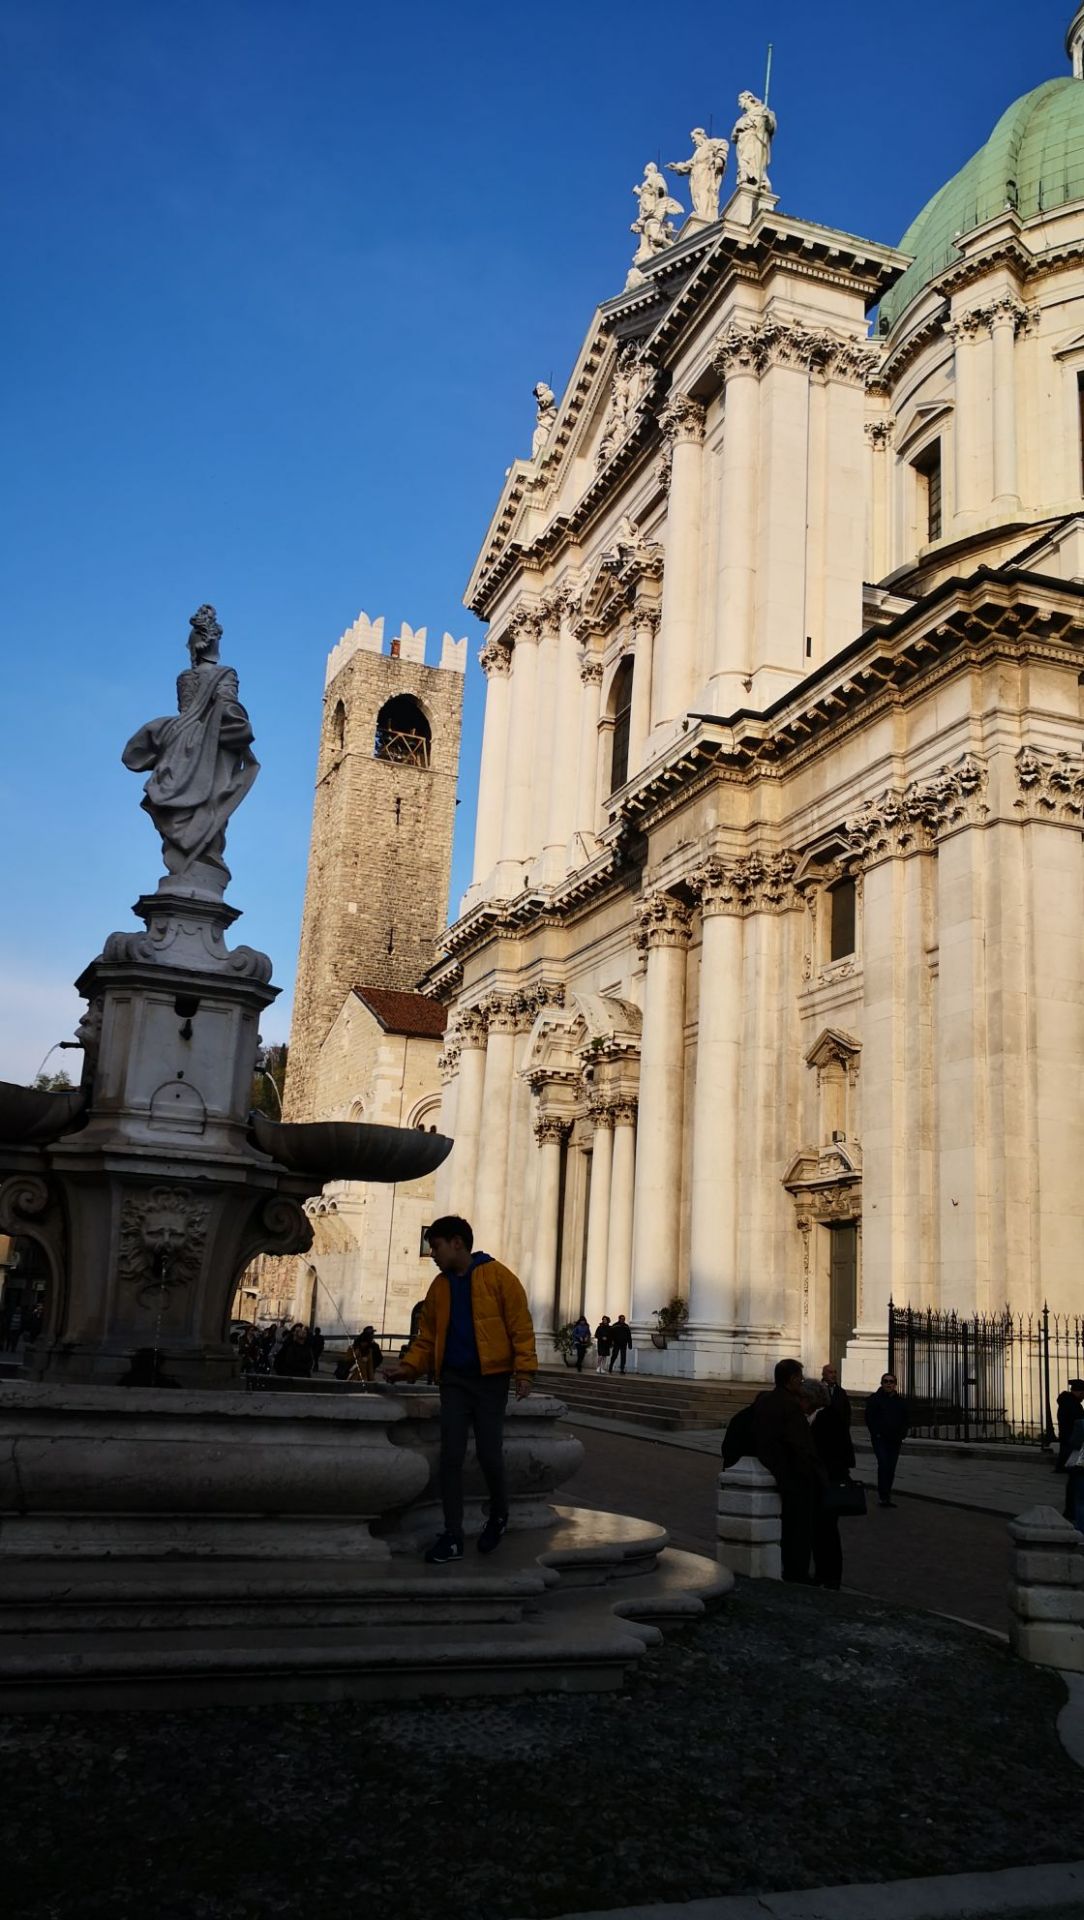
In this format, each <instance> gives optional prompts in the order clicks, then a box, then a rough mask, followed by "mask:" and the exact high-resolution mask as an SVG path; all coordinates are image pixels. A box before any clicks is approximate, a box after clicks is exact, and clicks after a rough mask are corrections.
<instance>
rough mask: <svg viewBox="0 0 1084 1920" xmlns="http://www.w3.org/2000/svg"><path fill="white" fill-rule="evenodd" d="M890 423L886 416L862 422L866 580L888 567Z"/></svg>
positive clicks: (877, 577)
mask: <svg viewBox="0 0 1084 1920" xmlns="http://www.w3.org/2000/svg"><path fill="white" fill-rule="evenodd" d="M892 425H893V423H892V421H891V420H890V419H887V418H886V419H883V420H867V421H866V423H865V434H866V439H867V440H868V442H869V447H870V457H869V461H868V463H867V472H868V474H869V502H870V504H869V523H868V535H867V558H866V573H867V578H868V579H870V580H883V579H884V577H885V574H886V573H889V572H890V571H891V568H892V538H891V532H890V528H889V520H888V497H889V495H888V469H889V461H890V458H891V456H890V454H889V451H888V449H889V444H890V442H891V439H892Z"/></svg>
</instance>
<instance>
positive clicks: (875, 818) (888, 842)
mask: <svg viewBox="0 0 1084 1920" xmlns="http://www.w3.org/2000/svg"><path fill="white" fill-rule="evenodd" d="M987 777H988V776H987V768H986V764H985V762H984V761H982V760H979V759H977V758H976V757H975V755H974V754H971V753H965V754H963V755H961V757H960V759H959V760H957V761H955V762H954V763H953V765H951V766H947V767H940V768H939V769H938V771H937V772H936V773H935V774H934V775H933V776H932V778H930V779H929V780H912V781H911V783H910V785H909V786H907V787H904V788H902V789H901V788H898V787H888V788H886V789H885V791H884V793H882V794H881V795H880V796H879V797H878V798H877V799H876V800H868V801H867V802H866V804H865V806H864V807H861V808H860V809H859V811H858V812H857V813H856V814H852V815H851V816H850V818H849V819H847V820H845V821H844V823H843V832H844V837H845V839H846V842H847V845H848V846H849V847H851V848H852V849H853V851H854V852H855V854H856V855H857V856H858V857H859V859H861V860H863V861H866V862H868V861H870V860H874V859H876V858H878V857H879V856H881V855H884V854H889V855H893V854H901V853H909V852H913V851H915V850H916V849H920V848H923V847H932V846H934V845H935V844H936V842H937V840H938V838H939V837H940V836H941V835H942V834H943V833H947V832H948V830H949V828H951V827H954V826H958V825H960V824H961V822H964V821H969V820H977V819H981V818H982V817H983V815H984V814H985V813H986V812H987V808H986V804H985V802H984V800H983V794H984V792H985V789H986V782H987Z"/></svg>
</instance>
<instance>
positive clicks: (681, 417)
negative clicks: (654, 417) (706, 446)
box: [659, 393, 705, 446]
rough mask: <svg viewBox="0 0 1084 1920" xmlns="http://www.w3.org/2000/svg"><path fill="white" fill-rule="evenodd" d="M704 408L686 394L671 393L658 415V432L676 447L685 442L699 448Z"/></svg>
mask: <svg viewBox="0 0 1084 1920" xmlns="http://www.w3.org/2000/svg"><path fill="white" fill-rule="evenodd" d="M704 419H705V413H704V408H703V407H702V406H701V404H700V402H699V400H694V399H693V398H692V395H691V394H688V393H672V394H671V395H670V398H669V399H668V400H667V402H666V405H665V406H664V407H663V408H662V409H661V411H660V413H659V430H660V432H661V433H662V434H663V436H664V437H665V438H666V439H667V440H669V441H670V442H671V444H672V445H677V444H679V443H680V442H682V441H687V442H689V443H690V444H692V445H694V446H700V444H701V443H702V441H703V438H704Z"/></svg>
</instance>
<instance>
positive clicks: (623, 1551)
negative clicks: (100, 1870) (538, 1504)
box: [0, 1508, 733, 1711]
mask: <svg viewBox="0 0 1084 1920" xmlns="http://www.w3.org/2000/svg"><path fill="white" fill-rule="evenodd" d="M732 1585H733V1576H732V1575H731V1574H730V1573H729V1572H727V1570H726V1569H724V1568H721V1567H718V1566H716V1565H715V1563H714V1562H713V1561H710V1560H706V1559H703V1558H701V1557H699V1556H697V1555H695V1554H684V1553H679V1552H676V1551H675V1550H674V1549H673V1548H670V1547H668V1546H667V1544H666V1535H665V1533H664V1532H663V1530H662V1529H661V1528H657V1527H651V1526H650V1525H649V1524H648V1523H645V1522H642V1521H633V1520H629V1519H623V1518H622V1517H621V1516H619V1515H609V1514H598V1513H594V1512H589V1511H587V1510H585V1509H577V1508H562V1509H558V1517H557V1520H556V1523H555V1525H554V1526H553V1527H552V1528H548V1529H546V1530H544V1531H542V1530H539V1529H536V1528H531V1529H524V1530H523V1531H521V1532H518V1533H509V1534H508V1535H507V1536H506V1539H505V1541H504V1542H503V1544H502V1547H501V1564H500V1566H499V1567H495V1566H493V1564H492V1563H491V1562H490V1563H479V1561H478V1558H477V1556H476V1555H470V1556H469V1557H468V1558H467V1559H465V1560H464V1561H462V1562H457V1563H455V1564H454V1565H452V1566H451V1567H447V1568H437V1567H426V1566H424V1565H421V1564H419V1563H417V1562H412V1563H410V1565H409V1567H405V1566H404V1565H403V1562H402V1561H401V1560H400V1559H398V1558H394V1559H392V1560H391V1561H387V1562H384V1563H383V1566H382V1567H381V1566H380V1565H376V1566H374V1565H373V1563H372V1562H366V1563H365V1564H364V1565H362V1564H360V1563H359V1564H357V1565H355V1566H350V1565H344V1563H343V1562H342V1561H337V1562H334V1563H331V1564H327V1563H324V1564H313V1563H307V1564H305V1565H303V1566H298V1565H294V1566H279V1565H272V1566H268V1565H267V1564H259V1565H257V1564H255V1563H253V1562H247V1563H238V1562H232V1563H226V1564H221V1563H219V1564H214V1565H212V1564H209V1563H205V1564H203V1565H192V1564H189V1565H186V1566H175V1565H169V1564H163V1563H160V1562H158V1563H150V1564H147V1563H144V1564H142V1565H138V1564H132V1563H129V1564H128V1565H124V1566H116V1565H114V1566H112V1567H103V1566H102V1565H101V1564H100V1563H99V1564H98V1566H97V1567H83V1568H80V1567H79V1566H78V1565H73V1563H72V1562H71V1561H69V1562H68V1563H67V1564H66V1565H65V1566H63V1567H60V1566H57V1565H55V1564H42V1565H40V1566H37V1567H29V1568H28V1567H27V1566H25V1565H23V1566H22V1567H19V1568H16V1567H14V1566H13V1567H11V1568H10V1569H5V1579H4V1599H3V1606H2V1609H0V1628H2V1631H0V1707H3V1708H5V1709H10V1710H12V1711H19V1710H26V1709H31V1708H35V1709H50V1710H52V1709H56V1708H60V1707H70V1706H77V1705H83V1706H87V1707H90V1706H94V1707H103V1708H104V1707H133V1706H156V1707H157V1706H166V1705H170V1704H192V1703H193V1702H196V1703H198V1704H201V1705H211V1704H221V1705H230V1704H243V1703H247V1702H258V1701H261V1700H270V1699H275V1700H283V1701H287V1700H330V1699H384V1698H390V1697H411V1696H413V1695H415V1694H422V1693H432V1692H434V1691H439V1692H441V1693H455V1694H461V1695H467V1694H471V1693H502V1692H521V1691H524V1690H528V1691H530V1690H538V1689H543V1688H558V1689H561V1690H567V1689H575V1690H583V1691H599V1690H607V1689H610V1688H613V1687H616V1686H619V1685H620V1681H621V1675H622V1673H623V1672H624V1671H625V1669H626V1668H627V1667H628V1666H629V1665H630V1664H631V1663H632V1662H633V1661H634V1660H636V1659H637V1658H639V1656H640V1654H641V1653H642V1652H643V1650H644V1648H645V1646H648V1645H655V1644H657V1643H658V1641H659V1639H660V1638H661V1631H660V1629H661V1627H662V1626H663V1625H666V1626H667V1627H668V1628H671V1627H679V1626H681V1625H682V1624H684V1623H686V1622H688V1621H689V1620H692V1619H696V1618H699V1617H700V1616H701V1615H702V1614H703V1612H704V1609H705V1607H706V1606H708V1605H711V1604H714V1603H715V1602H717V1601H718V1600H719V1599H721V1598H722V1597H723V1595H724V1594H725V1593H726V1592H727V1591H729V1589H730V1587H731V1586H732ZM231 1609H232V1610H233V1611H232V1612H231ZM351 1612H353V1614H354V1617H353V1618H350V1617H347V1616H349V1614H350V1613H351ZM167 1614H168V1616H169V1617H168V1618H167V1617H166V1615H167ZM133 1629H137V1630H136V1631H133Z"/></svg>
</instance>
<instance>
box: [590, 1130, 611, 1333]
mask: <svg viewBox="0 0 1084 1920" xmlns="http://www.w3.org/2000/svg"><path fill="white" fill-rule="evenodd" d="M591 1117H592V1120H593V1121H594V1138H593V1140H592V1144H591V1204H590V1209H589V1211H588V1215H587V1254H586V1258H585V1260H584V1278H583V1310H584V1313H585V1314H586V1315H587V1318H588V1319H589V1320H590V1322H591V1326H592V1329H594V1327H595V1325H596V1323H597V1322H598V1321H599V1320H601V1318H602V1316H603V1314H604V1313H605V1312H606V1265H607V1258H608V1254H609V1245H610V1169H611V1165H612V1161H613V1124H614V1120H613V1114H612V1113H611V1112H610V1109H609V1108H608V1107H604V1106H597V1107H595V1109H594V1110H593V1113H592V1116H591Z"/></svg>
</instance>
